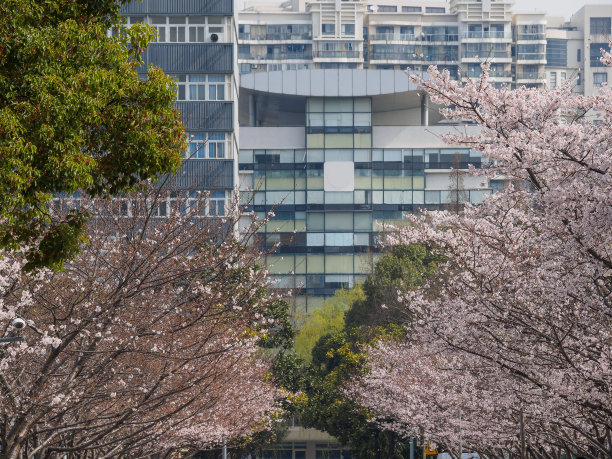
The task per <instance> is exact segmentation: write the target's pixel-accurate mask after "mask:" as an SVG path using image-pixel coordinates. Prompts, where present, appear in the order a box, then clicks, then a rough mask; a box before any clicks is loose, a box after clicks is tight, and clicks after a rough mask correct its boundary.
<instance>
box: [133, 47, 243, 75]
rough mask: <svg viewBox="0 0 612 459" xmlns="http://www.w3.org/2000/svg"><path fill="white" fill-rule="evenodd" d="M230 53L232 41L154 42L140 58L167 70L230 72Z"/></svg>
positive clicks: (174, 71)
mask: <svg viewBox="0 0 612 459" xmlns="http://www.w3.org/2000/svg"><path fill="white" fill-rule="evenodd" d="M233 55H234V50H233V45H232V44H231V43H223V44H220V43H153V44H151V45H150V46H149V47H148V48H147V49H146V50H145V52H144V53H143V54H142V58H143V61H144V63H145V65H146V66H148V65H157V66H159V67H161V68H162V69H163V70H164V72H166V73H175V74H176V73H233V71H234V64H233ZM139 72H143V73H144V72H145V69H143V68H139Z"/></svg>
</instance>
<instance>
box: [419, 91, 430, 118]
mask: <svg viewBox="0 0 612 459" xmlns="http://www.w3.org/2000/svg"><path fill="white" fill-rule="evenodd" d="M421 126H429V97H428V96H427V93H426V92H424V93H423V94H421Z"/></svg>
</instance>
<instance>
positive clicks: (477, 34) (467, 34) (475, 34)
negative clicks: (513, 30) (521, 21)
mask: <svg viewBox="0 0 612 459" xmlns="http://www.w3.org/2000/svg"><path fill="white" fill-rule="evenodd" d="M461 38H475V39H479V40H483V39H488V38H494V39H502V38H505V39H511V38H512V35H511V34H510V33H506V32H504V31H497V30H490V31H482V30H478V31H464V32H462V33H461Z"/></svg>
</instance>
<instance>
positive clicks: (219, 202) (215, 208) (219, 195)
mask: <svg viewBox="0 0 612 459" xmlns="http://www.w3.org/2000/svg"><path fill="white" fill-rule="evenodd" d="M226 202H227V196H226V192H225V191H213V192H212V193H210V196H209V198H208V203H207V204H208V205H207V206H206V207H207V209H206V215H208V216H210V217H223V216H224V215H225V208H226V207H227V206H226Z"/></svg>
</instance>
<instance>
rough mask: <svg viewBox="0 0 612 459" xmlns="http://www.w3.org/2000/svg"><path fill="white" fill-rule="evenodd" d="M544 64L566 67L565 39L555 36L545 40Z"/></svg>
mask: <svg viewBox="0 0 612 459" xmlns="http://www.w3.org/2000/svg"><path fill="white" fill-rule="evenodd" d="M578 51H580V50H578ZM546 65H547V66H548V67H567V40H561V39H557V38H549V39H548V40H546Z"/></svg>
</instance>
